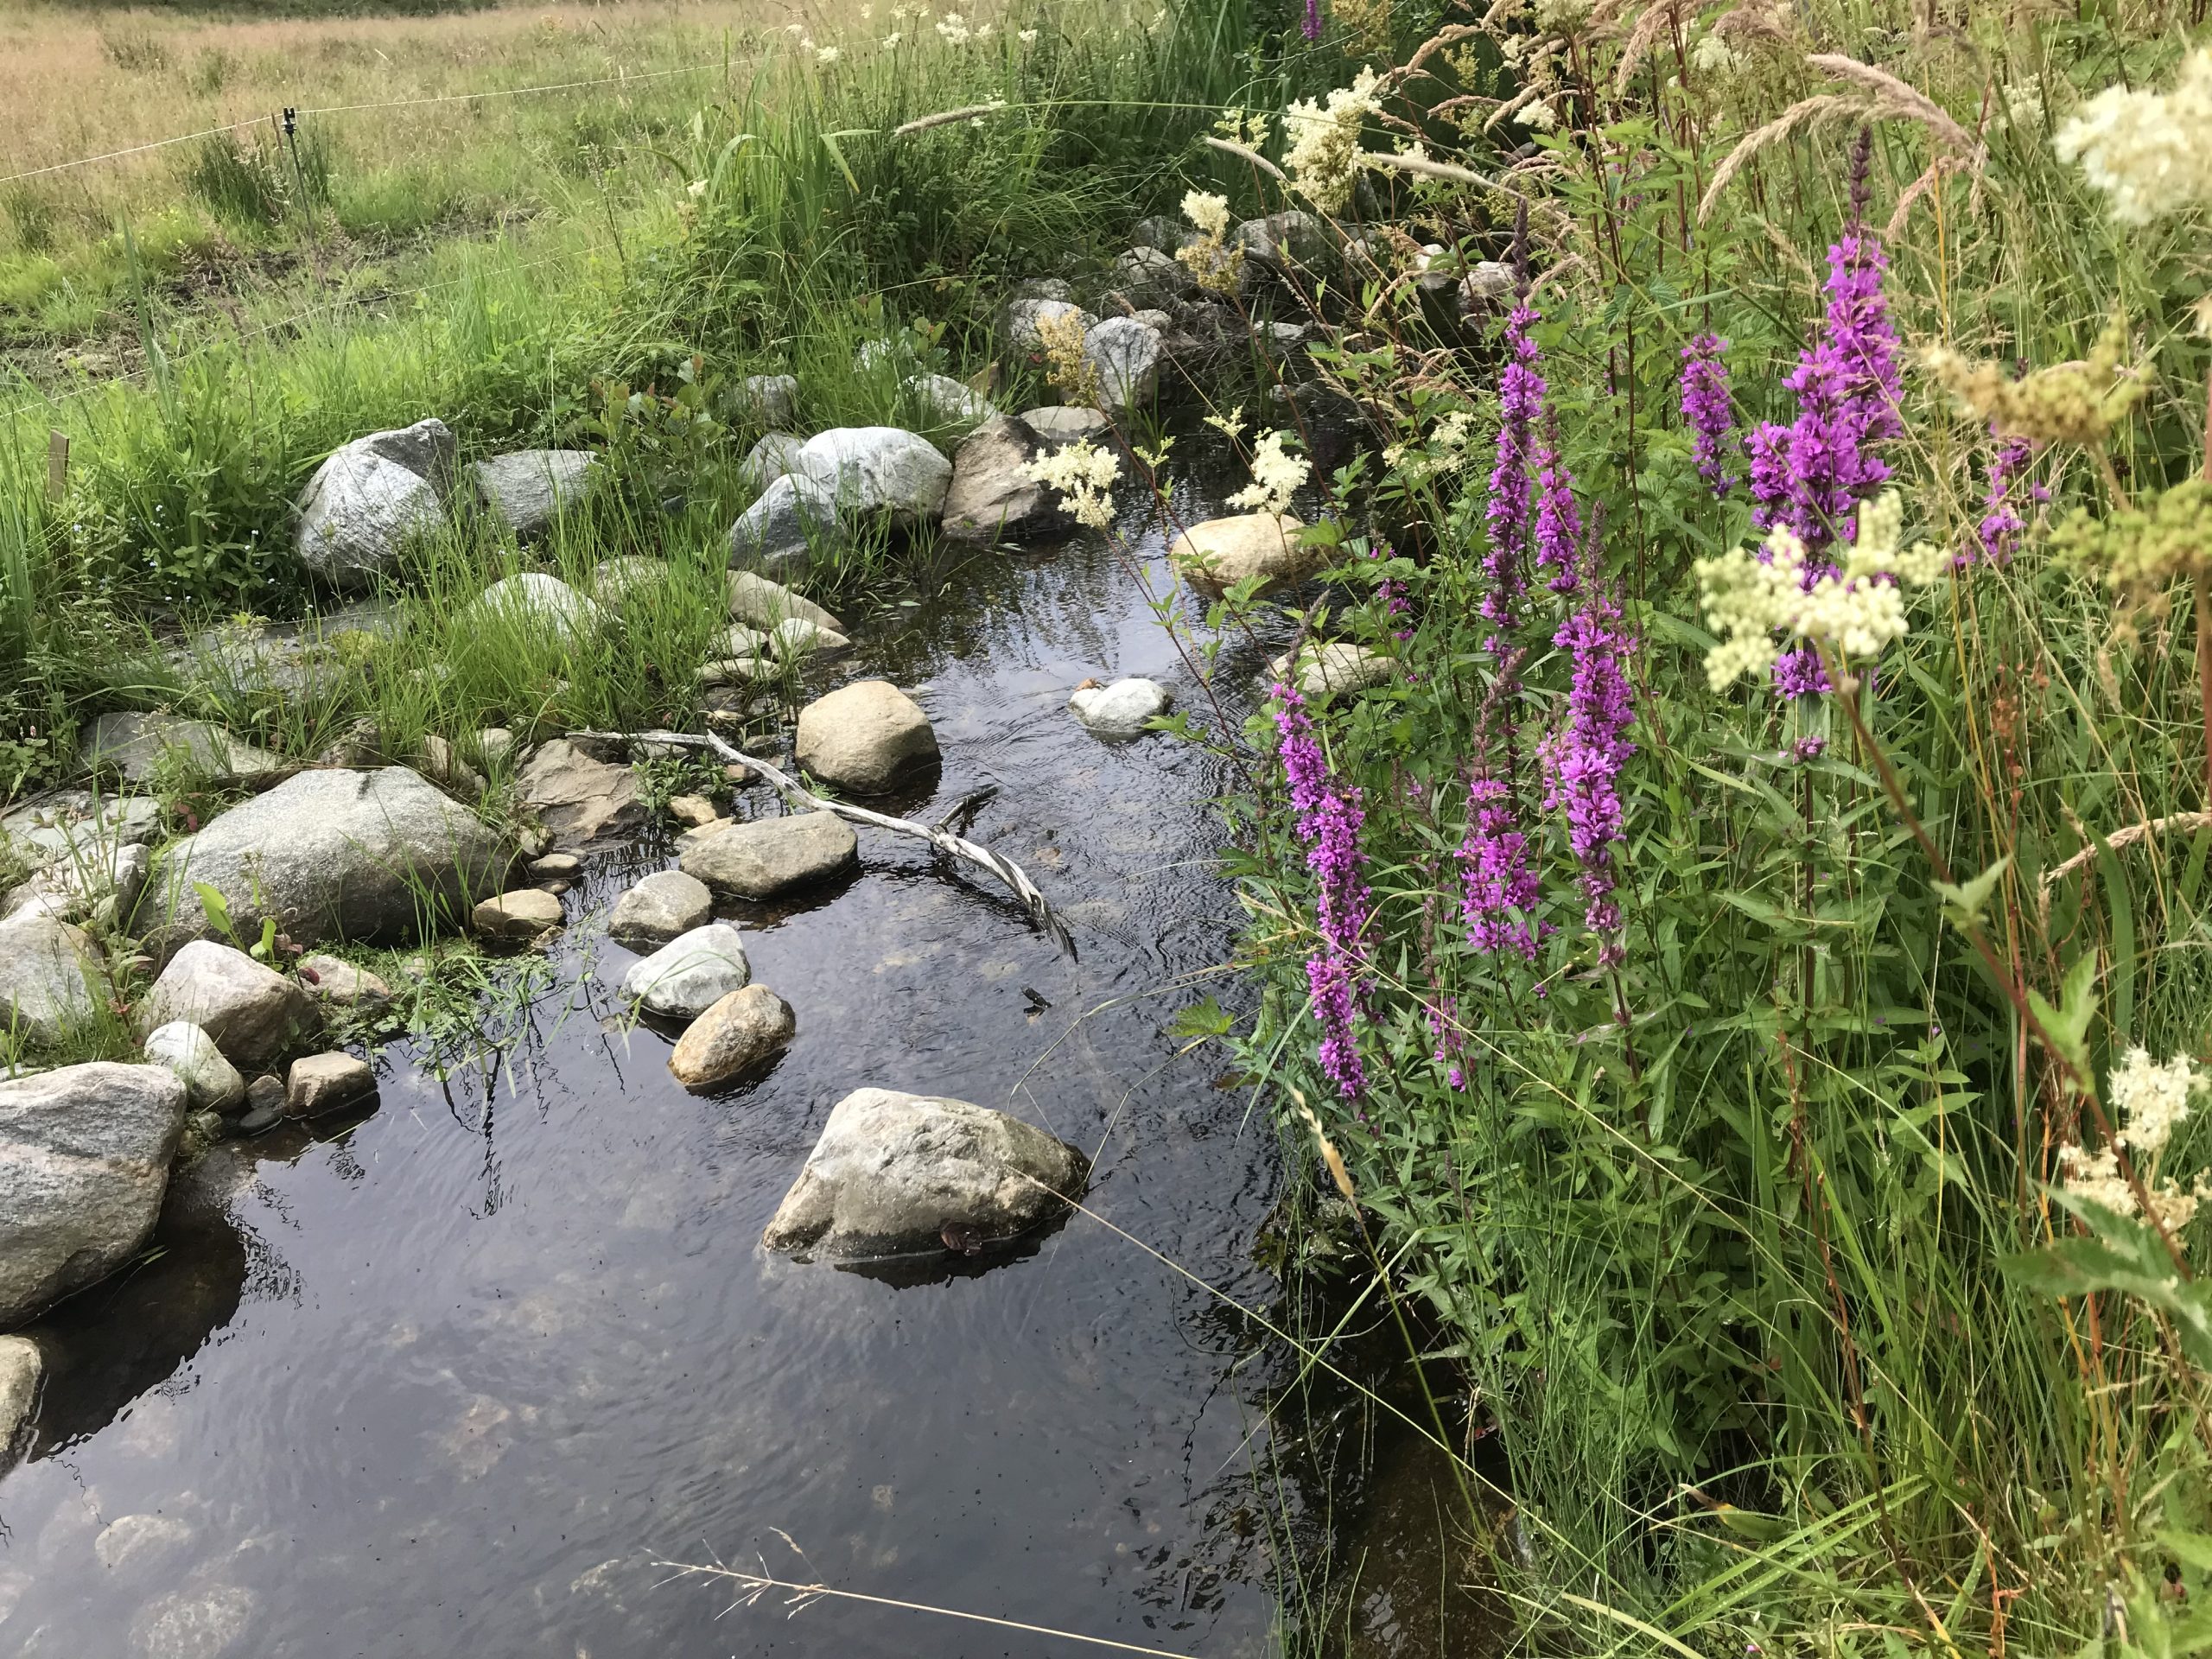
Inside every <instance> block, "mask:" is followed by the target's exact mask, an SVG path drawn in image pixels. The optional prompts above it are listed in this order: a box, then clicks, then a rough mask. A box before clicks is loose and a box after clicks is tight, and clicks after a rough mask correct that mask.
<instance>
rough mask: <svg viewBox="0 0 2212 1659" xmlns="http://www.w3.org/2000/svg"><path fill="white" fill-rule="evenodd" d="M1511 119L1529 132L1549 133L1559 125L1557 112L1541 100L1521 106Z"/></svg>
mask: <svg viewBox="0 0 2212 1659" xmlns="http://www.w3.org/2000/svg"><path fill="white" fill-rule="evenodd" d="M1513 118H1514V119H1515V120H1516V121H1517V122H1519V123H1520V124H1522V126H1524V127H1526V128H1528V129H1529V131H1531V132H1549V131H1550V130H1552V129H1553V128H1554V127H1555V126H1557V125H1559V111H1557V110H1555V109H1554V108H1552V106H1551V105H1549V104H1547V103H1546V102H1545V101H1544V100H1543V99H1541V98H1540V99H1537V100H1536V101H1535V103H1533V104H1527V105H1522V107H1521V108H1520V109H1519V110H1518V111H1515V113H1514V117H1513Z"/></svg>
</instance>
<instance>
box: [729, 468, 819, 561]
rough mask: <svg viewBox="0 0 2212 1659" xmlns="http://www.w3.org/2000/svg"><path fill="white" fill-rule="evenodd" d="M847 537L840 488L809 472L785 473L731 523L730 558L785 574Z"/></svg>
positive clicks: (774, 480) (769, 484) (770, 482)
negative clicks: (840, 508) (839, 517)
mask: <svg viewBox="0 0 2212 1659" xmlns="http://www.w3.org/2000/svg"><path fill="white" fill-rule="evenodd" d="M843 541H844V537H843V532H842V531H841V529H840V528H839V525H838V523H837V492H836V489H835V488H833V487H832V486H830V485H829V484H825V483H823V481H822V480H820V479H817V478H815V477H812V476H811V475H810V474H805V473H786V474H784V475H783V476H781V477H780V478H776V479H772V480H770V481H769V483H768V486H767V487H766V489H764V490H762V491H761V492H760V499H758V500H756V501H755V502H753V505H751V506H749V507H747V509H746V510H745V511H744V512H741V513H740V514H739V515H738V517H737V522H736V523H735V524H732V525H731V526H730V527H729V562H730V565H731V568H732V569H758V570H766V571H768V572H770V573H771V574H772V575H782V574H783V573H785V571H791V570H804V569H806V567H807V565H808V564H809V563H811V562H812V560H813V558H814V556H815V555H816V554H817V552H820V553H824V554H829V553H834V552H836V550H837V549H838V548H839V547H840V546H842V544H843Z"/></svg>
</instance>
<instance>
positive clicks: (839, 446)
mask: <svg viewBox="0 0 2212 1659" xmlns="http://www.w3.org/2000/svg"><path fill="white" fill-rule="evenodd" d="M798 466H799V471H800V472H802V473H804V474H806V475H807V476H808V477H810V478H812V479H814V480H817V481H818V482H820V483H823V484H826V485H828V486H829V487H830V488H831V489H832V490H834V491H836V500H837V505H838V507H839V508H840V509H841V510H842V511H843V512H851V513H861V514H870V513H878V512H882V513H888V514H889V515H891V518H893V522H896V523H900V524H914V523H918V522H919V521H921V520H924V519H930V518H936V517H937V516H938V512H940V511H941V510H942V509H943V508H944V493H945V491H946V490H947V489H949V488H950V487H951V484H952V463H951V462H950V461H947V460H946V459H945V458H944V456H943V455H941V454H938V449H937V446H936V445H935V444H933V443H931V442H930V441H929V440H928V439H926V438H924V437H918V436H917V435H915V434H913V433H912V432H907V431H904V430H902V429H899V428H898V427H895V426H836V427H832V428H830V429H829V430H828V431H827V432H823V433H818V434H817V435H815V436H813V437H811V438H809V439H808V440H807V441H806V446H805V448H803V449H801V450H800V451H799V454H798Z"/></svg>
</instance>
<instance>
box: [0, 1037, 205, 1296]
mask: <svg viewBox="0 0 2212 1659" xmlns="http://www.w3.org/2000/svg"><path fill="white" fill-rule="evenodd" d="M184 1110H185V1090H184V1084H182V1083H181V1082H180V1081H179V1080H178V1079H177V1077H176V1076H175V1073H173V1072H171V1071H169V1070H168V1068H167V1067H166V1066H160V1065H115V1064H112V1063H111V1062H109V1061H105V1060H99V1061H94V1062H92V1064H90V1065H68V1066H63V1067H62V1068H60V1070H59V1071H41V1072H39V1073H38V1074H36V1075H35V1076H33V1077H19V1078H16V1079H15V1080H14V1081H12V1082H7V1083H0V1327H8V1326H14V1325H21V1324H22V1323H23V1322H24V1321H25V1320H27V1319H32V1318H34V1317H35V1316H36V1315H38V1314H40V1313H43V1312H45V1310H46V1309H48V1308H49V1307H51V1306H54V1303H56V1302H58V1301H60V1300H61V1299H62V1298H63V1297H65V1296H67V1295H69V1294H73V1292H76V1291H79V1290H82V1289H84V1288H85V1287H86V1286H87V1285H92V1284H95V1283H97V1282H99V1281H100V1280H102V1279H104V1278H105V1277H106V1276H107V1275H108V1274H111V1273H112V1272H114V1271H115V1269H116V1268H119V1267H121V1266H122V1265H123V1264H124V1262H128V1261H129V1260H130V1258H131V1257H132V1256H133V1255H137V1251H138V1249H139V1246H140V1245H142V1244H143V1243H145V1241H146V1236H147V1234H148V1233H149V1232H150V1231H152V1230H153V1226H154V1217H155V1216H156V1214H157V1213H158V1212H159V1211H160V1209H161V1206H162V1190H163V1188H164V1187H166V1186H167V1185H168V1173H169V1160H170V1159H171V1158H172V1157H173V1156H175V1153H176V1143H177V1136H178V1135H179V1134H180V1132H181V1130H182V1129H183V1128H184Z"/></svg>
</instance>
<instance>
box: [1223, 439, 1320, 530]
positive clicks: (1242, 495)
mask: <svg viewBox="0 0 2212 1659" xmlns="http://www.w3.org/2000/svg"><path fill="white" fill-rule="evenodd" d="M1288 436H1289V434H1288V433H1287V432H1270V433H1268V435H1267V436H1265V437H1264V438H1262V439H1261V440H1260V442H1258V443H1257V444H1256V445H1255V446H1254V447H1253V450H1252V481H1251V483H1250V484H1249V485H1248V486H1245V487H1244V488H1243V489H1241V490H1239V491H1237V492H1236V494H1234V495H1232V496H1230V498H1229V505H1230V506H1232V507H1241V508H1243V510H1244V511H1245V512H1289V511H1290V499H1291V497H1292V496H1293V495H1294V494H1295V493H1297V491H1298V489H1299V486H1300V485H1302V484H1304V483H1305V482H1306V480H1307V479H1308V478H1309V477H1311V476H1312V475H1313V462H1311V461H1307V460H1306V457H1305V456H1303V455H1294V454H1289V453H1288V452H1287V450H1285V449H1284V448H1283V447H1282V445H1283V440H1284V439H1285V438H1287V437H1288Z"/></svg>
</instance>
